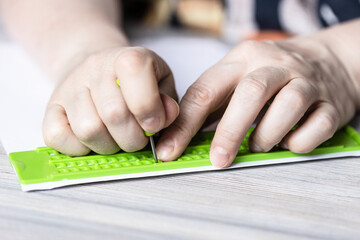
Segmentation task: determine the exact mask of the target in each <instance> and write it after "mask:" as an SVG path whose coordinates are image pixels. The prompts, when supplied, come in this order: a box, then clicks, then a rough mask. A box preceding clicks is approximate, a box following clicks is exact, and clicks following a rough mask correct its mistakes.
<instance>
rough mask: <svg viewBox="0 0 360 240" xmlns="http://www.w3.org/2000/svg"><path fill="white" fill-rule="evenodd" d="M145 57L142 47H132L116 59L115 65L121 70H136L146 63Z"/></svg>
mask: <svg viewBox="0 0 360 240" xmlns="http://www.w3.org/2000/svg"><path fill="white" fill-rule="evenodd" d="M147 59H148V57H147V55H146V54H145V50H144V48H142V47H133V48H130V49H128V50H126V51H124V52H122V53H121V54H120V55H119V56H118V58H117V64H118V65H120V66H121V67H123V68H130V69H131V68H136V67H141V66H144V65H145V64H146V62H147Z"/></svg>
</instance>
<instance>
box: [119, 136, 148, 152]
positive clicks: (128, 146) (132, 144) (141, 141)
mask: <svg viewBox="0 0 360 240" xmlns="http://www.w3.org/2000/svg"><path fill="white" fill-rule="evenodd" d="M132 139H133V141H128V142H125V143H123V144H121V145H120V148H121V149H122V150H123V151H125V152H135V151H138V150H141V149H143V148H144V147H145V146H146V145H147V143H148V140H147V139H146V138H145V137H142V138H132Z"/></svg>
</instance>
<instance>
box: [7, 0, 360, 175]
mask: <svg viewBox="0 0 360 240" xmlns="http://www.w3.org/2000/svg"><path fill="white" fill-rule="evenodd" d="M0 3H1V5H0V7H1V11H2V15H3V18H4V23H5V25H6V27H7V29H8V31H9V33H10V35H11V36H12V37H13V38H14V39H15V40H16V41H18V42H19V43H21V44H22V45H23V46H24V47H25V48H26V49H27V50H28V51H29V52H30V54H31V55H32V56H33V57H34V59H36V60H37V61H38V62H39V63H40V64H41V65H42V67H43V68H44V70H45V71H46V72H47V73H48V75H49V76H50V77H51V78H52V79H54V81H55V82H56V84H57V85H56V88H55V90H54V93H53V95H52V97H51V99H50V101H49V104H48V106H47V110H46V113H45V117H44V122H43V135H44V139H45V142H46V144H47V145H48V146H50V147H53V148H55V149H57V150H59V151H60V152H63V153H65V154H69V155H73V156H80V155H85V154H87V153H89V152H90V151H91V150H93V151H95V152H98V153H101V154H111V153H115V152H117V151H119V150H120V149H122V150H124V151H136V150H139V149H141V148H143V147H144V146H145V145H146V144H147V142H148V139H147V137H145V135H144V130H145V131H147V132H159V131H160V130H163V129H164V130H163V131H162V135H161V137H160V140H159V143H158V145H157V148H156V151H157V153H158V156H159V158H160V159H161V160H164V161H170V160H174V159H176V158H177V157H178V156H180V155H181V153H182V152H183V150H184V149H185V148H186V146H187V144H188V143H189V142H190V140H191V138H192V137H193V136H194V135H195V134H196V133H197V131H198V130H199V129H200V128H201V127H202V126H203V124H204V122H205V120H206V119H208V118H209V117H210V118H212V119H218V120H220V121H219V124H218V126H217V128H216V133H215V137H214V140H213V142H212V144H211V150H210V160H211V162H212V163H213V165H214V166H216V167H221V168H225V167H228V166H229V165H230V164H231V163H232V161H233V159H234V158H235V155H236V153H237V150H238V148H239V146H240V144H241V142H242V140H243V138H244V136H245V134H246V132H247V130H248V129H249V127H250V125H251V124H252V123H253V122H254V120H255V118H256V117H257V115H258V114H259V113H260V111H261V110H262V109H263V107H264V106H268V108H266V109H265V115H264V116H263V118H262V119H261V120H260V122H259V123H258V125H257V127H256V129H255V131H254V133H253V134H252V136H251V138H250V148H251V150H252V151H254V152H263V151H264V152H266V151H269V150H270V149H271V148H272V147H273V146H274V145H276V144H280V145H281V146H282V147H283V148H286V149H289V150H291V151H293V152H296V153H305V152H309V151H311V150H313V149H314V148H315V147H317V146H318V145H319V144H321V143H322V142H324V141H325V140H327V139H329V138H330V137H331V136H332V135H333V134H334V133H335V131H336V130H337V129H339V128H340V127H342V126H344V125H345V124H346V123H347V122H348V121H349V120H350V119H351V118H352V117H353V116H354V114H355V112H356V111H357V110H359V108H360V86H359V84H360V67H359V62H360V20H353V21H351V22H348V23H344V24H340V25H338V26H336V27H332V28H328V29H326V30H322V31H320V32H318V33H316V34H313V35H310V36H304V37H296V38H291V39H287V40H283V41H278V42H254V41H244V42H241V43H239V44H238V45H237V46H235V47H234V48H233V49H232V50H231V51H230V52H229V53H228V54H227V55H226V56H225V57H224V58H223V59H221V60H220V61H219V62H218V63H217V64H215V65H214V66H212V67H211V68H210V69H208V70H207V71H206V72H204V73H203V74H202V75H201V76H200V77H199V78H198V79H197V80H196V81H195V83H194V84H193V85H192V86H191V87H190V88H189V89H188V91H187V92H186V94H185V96H184V97H183V99H182V100H181V102H180V103H179V104H177V102H176V100H177V95H176V90H175V88H174V79H173V76H172V73H171V70H170V69H169V67H168V66H167V64H166V63H165V62H164V61H163V60H162V59H161V58H160V57H159V56H158V55H156V53H154V52H152V51H150V50H148V49H145V48H142V47H133V46H130V44H129V43H128V41H127V39H126V36H125V35H124V34H123V32H122V31H121V28H120V27H119V21H118V19H119V18H120V14H121V12H120V11H118V10H119V9H120V6H118V3H117V2H116V1H110V0H108V1H101V0H91V1H90V0H77V1H63V0H52V1H45V0H36V1H13V0H0ZM60 10H61V11H60ZM15 13H16V14H15ZM185 60H186V59H184V61H185ZM116 79H119V82H120V86H121V87H119V86H118V85H117V84H116V82H115V80H116ZM139 96H140V97H139ZM297 123H301V124H300V126H299V127H298V128H297V129H296V130H294V131H291V129H292V127H293V126H294V125H295V124H297Z"/></svg>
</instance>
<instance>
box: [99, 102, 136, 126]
mask: <svg viewBox="0 0 360 240" xmlns="http://www.w3.org/2000/svg"><path fill="white" fill-rule="evenodd" d="M102 115H103V117H102V118H103V120H104V122H106V123H108V124H117V123H119V122H123V121H127V120H128V119H129V118H130V115H131V114H130V112H129V111H128V109H127V108H124V107H122V106H119V105H118V104H116V103H108V104H105V105H104V106H103V107H102Z"/></svg>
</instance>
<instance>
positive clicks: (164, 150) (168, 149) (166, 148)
mask: <svg viewBox="0 0 360 240" xmlns="http://www.w3.org/2000/svg"><path fill="white" fill-rule="evenodd" d="M159 148H160V149H159V151H157V157H158V158H159V159H160V160H162V159H165V158H166V157H167V156H169V155H170V153H172V151H174V142H173V141H172V140H166V141H165V142H163V143H161V146H159Z"/></svg>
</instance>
